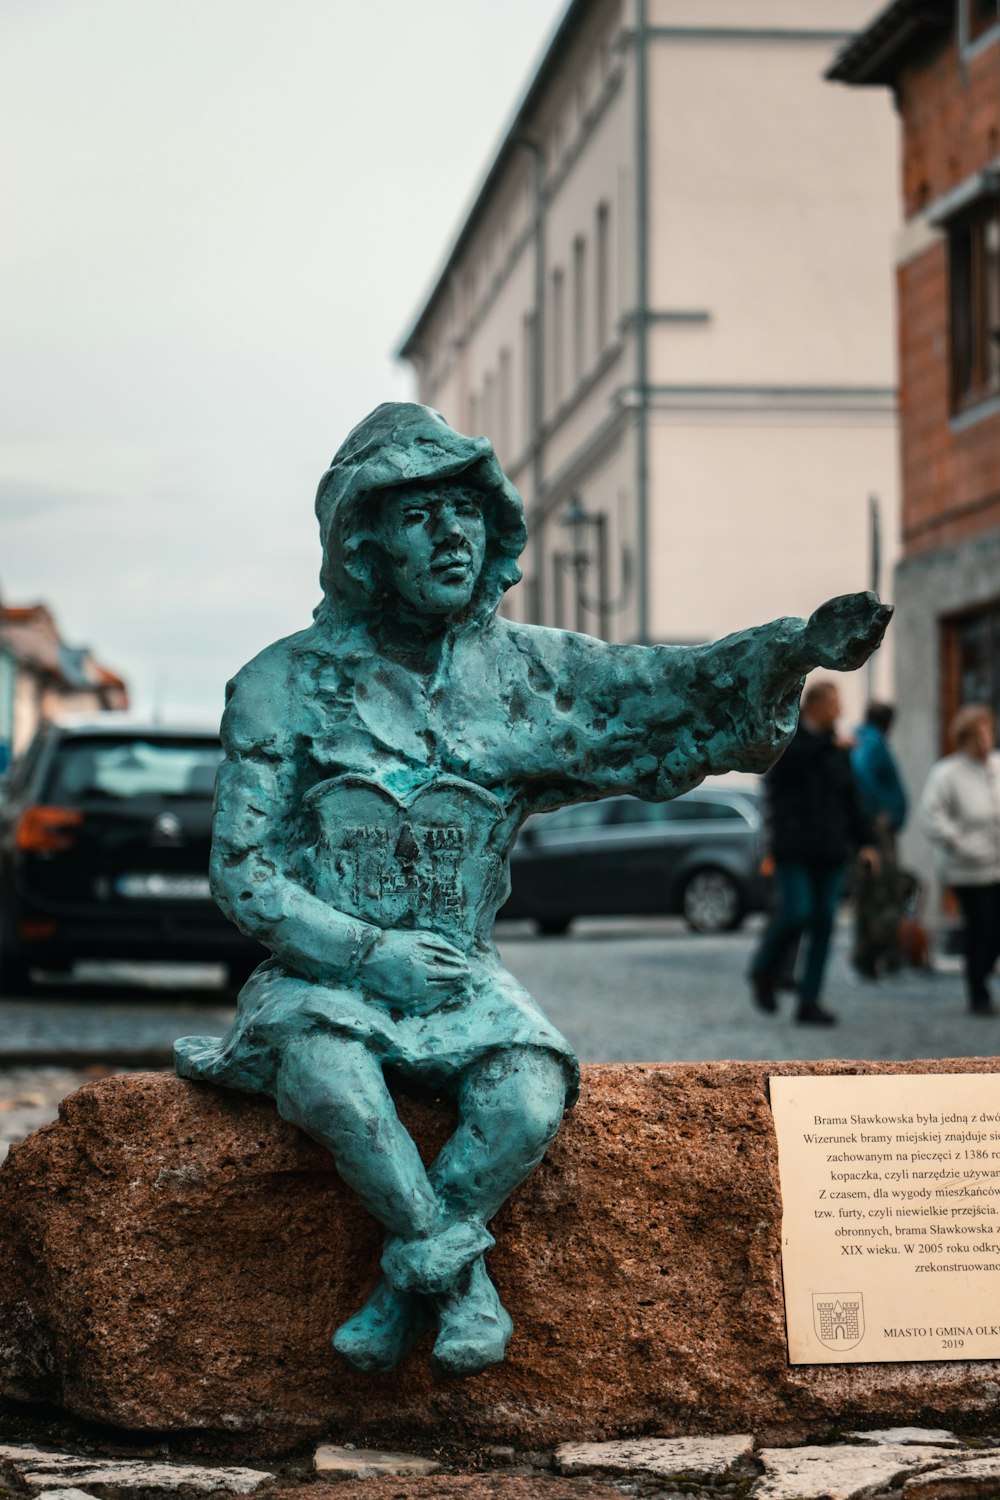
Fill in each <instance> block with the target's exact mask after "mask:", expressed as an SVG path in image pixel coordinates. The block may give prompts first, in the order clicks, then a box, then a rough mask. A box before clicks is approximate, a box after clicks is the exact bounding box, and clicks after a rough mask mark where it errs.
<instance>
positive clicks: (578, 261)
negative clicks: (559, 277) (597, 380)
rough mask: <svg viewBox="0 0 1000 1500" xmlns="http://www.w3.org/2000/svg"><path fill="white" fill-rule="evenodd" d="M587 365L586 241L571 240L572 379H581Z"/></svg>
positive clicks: (578, 237)
mask: <svg viewBox="0 0 1000 1500" xmlns="http://www.w3.org/2000/svg"><path fill="white" fill-rule="evenodd" d="M586 367H587V241H586V240H585V239H584V238H583V235H582V234H581V235H578V236H577V238H576V239H575V240H574V241H573V379H574V380H582V379H583V372H584V370H585V369H586Z"/></svg>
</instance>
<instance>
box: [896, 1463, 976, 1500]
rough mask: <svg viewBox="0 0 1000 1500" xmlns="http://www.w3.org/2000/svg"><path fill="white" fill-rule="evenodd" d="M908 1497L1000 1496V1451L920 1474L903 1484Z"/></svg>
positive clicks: (962, 1499) (965, 1499)
mask: <svg viewBox="0 0 1000 1500" xmlns="http://www.w3.org/2000/svg"><path fill="white" fill-rule="evenodd" d="M903 1495H904V1497H905V1500H997V1496H998V1495H1000V1455H998V1454H989V1455H983V1456H982V1457H977V1458H973V1459H969V1460H967V1461H966V1462H964V1463H960V1464H949V1465H948V1466H947V1467H946V1468H943V1469H933V1470H931V1472H930V1473H929V1474H918V1475H915V1476H914V1477H913V1478H912V1479H907V1480H906V1482H905V1483H904V1485H903Z"/></svg>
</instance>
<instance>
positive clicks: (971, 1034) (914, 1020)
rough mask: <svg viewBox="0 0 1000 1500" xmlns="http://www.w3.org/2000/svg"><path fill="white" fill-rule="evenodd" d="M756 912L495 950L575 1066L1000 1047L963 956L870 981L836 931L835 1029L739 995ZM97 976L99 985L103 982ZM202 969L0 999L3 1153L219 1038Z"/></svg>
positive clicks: (604, 925)
mask: <svg viewBox="0 0 1000 1500" xmlns="http://www.w3.org/2000/svg"><path fill="white" fill-rule="evenodd" d="M758 931H759V919H757V920H753V921H750V922H748V923H747V924H746V926H745V928H744V929H743V930H742V931H740V932H738V933H733V934H729V935H727V936H724V937H716V938H712V937H697V936H694V935H693V934H692V933H690V932H689V931H688V930H687V928H686V927H685V926H684V924H683V923H682V922H681V921H680V920H678V919H674V918H664V919H652V920H647V921H629V920H624V919H617V920H597V919H592V920H590V921H583V922H580V923H578V924H577V925H576V926H575V927H574V929H573V931H572V932H571V933H570V935H569V936H567V937H565V938H548V939H545V938H537V937H535V936H534V935H533V934H532V933H531V932H530V930H529V928H528V927H527V925H523V926H522V925H521V924H516V923H510V924H507V925H506V926H501V928H500V930H499V936H500V946H501V950H502V952H503V956H504V960H505V962H506V963H508V964H509V966H510V968H511V969H512V970H513V972H514V973H515V974H516V975H517V976H518V978H519V979H521V980H522V982H523V983H525V984H526V985H527V986H528V988H529V989H530V990H531V991H532V993H533V994H534V995H535V996H537V998H538V1000H539V1001H540V1002H541V1004H542V1005H543V1007H544V1008H545V1010H546V1012H547V1013H548V1014H549V1015H550V1016H551V1017H552V1019H553V1020H554V1021H555V1022H556V1023H557V1025H559V1026H560V1027H561V1028H562V1030H563V1031H564V1032H565V1033H566V1035H567V1036H569V1037H570V1039H571V1040H572V1041H573V1043H574V1044H575V1046H576V1047H577V1049H578V1050H579V1053H580V1056H581V1058H582V1060H583V1061H584V1062H615V1061H629V1062H654V1061H696V1060H699V1059H707V1058H770V1057H774V1058H816V1057H847V1058H854V1057H864V1058H904V1059H905V1058H908V1057H964V1056H976V1055H980V1054H984V1053H985V1054H991V1053H994V1052H996V1051H997V1050H998V1037H997V1034H996V1028H997V1027H1000V1020H997V1021H990V1020H989V1019H980V1018H978V1017H972V1016H969V1015H968V1014H967V1013H966V1011H965V1005H964V995H963V991H962V984H961V977H960V973H959V967H958V961H957V960H955V959H950V958H945V957H941V956H939V957H938V959H937V964H938V968H937V970H936V971H935V972H933V973H914V972H910V973H906V974H902V975H900V976H897V977H895V978H891V979H888V980H883V981H882V982H881V983H880V984H877V985H872V984H867V983H865V982H863V981H861V980H860V979H857V978H856V977H855V975H854V973H853V971H852V970H851V969H850V967H849V965H848V963H847V961H846V952H847V947H848V942H849V931H848V929H847V927H845V926H844V925H842V926H841V928H840V931H839V933H838V937H837V943H836V948H835V952H834V955H833V958H832V960H831V965H830V971H829V977H828V984H827V989H826V993H825V997H824V1003H825V1004H827V1005H828V1006H829V1008H830V1009H831V1010H833V1011H834V1012H836V1013H837V1015H838V1016H839V1018H840V1024H839V1026H837V1027H835V1028H830V1029H824V1028H816V1027H804V1026H796V1025H794V1024H793V1023H792V1021H791V1019H790V1013H791V1010H792V997H791V996H787V997H785V999H784V1002H783V1010H784V1014H783V1015H781V1016H779V1017H774V1018H772V1017H769V1016H764V1015H761V1014H759V1013H758V1012H757V1011H756V1010H754V1009H753V1007H752V1006H751V1004H750V1000H749V995H748V991H747V987H746V984H745V980H744V975H745V972H746V969H747V965H748V963H749V959H750V954H751V950H752V948H753V945H754V942H755V939H756V935H757V933H758ZM102 976H103V983H102ZM220 982H221V981H220V977H219V974H218V973H217V972H216V971H214V970H212V969H210V968H202V969H179V968H176V967H174V968H170V969H168V968H166V967H164V966H161V967H160V968H158V969H155V970H149V971H143V970H142V969H140V968H139V967H138V966H125V965H117V966H111V965H108V966H106V967H105V969H104V970H103V971H102V970H100V969H98V968H97V967H96V966H92V967H91V968H90V969H89V970H86V971H84V977H82V978H81V979H80V980H77V981H75V982H74V983H72V984H63V985H61V986H58V987H56V986H53V987H51V988H48V989H47V990H45V991H40V992H39V994H38V995H37V996H34V997H32V998H31V999H25V1000H12V1001H3V1002H0V1156H2V1155H3V1154H4V1152H5V1150H6V1146H7V1144H8V1143H9V1142H10V1141H11V1140H18V1139H21V1138H23V1136H24V1135H26V1134H27V1133H28V1132H29V1131H30V1130H34V1129H37V1128H38V1126H39V1125H42V1124H44V1123H45V1122H46V1121H47V1120H49V1119H52V1118H54V1116H55V1113H56V1109H57V1107H58V1102H59V1099H60V1098H62V1097H63V1096H64V1095H65V1094H67V1093H69V1092H70V1091H71V1090H72V1089H74V1088H78V1087H80V1086H81V1085H82V1084H84V1083H86V1082H88V1081H89V1079H91V1078H93V1077H100V1076H103V1075H104V1074H106V1073H108V1072H116V1071H122V1070H124V1069H126V1068H129V1067H133V1068H148V1067H162V1066H167V1064H168V1059H169V1049H170V1046H171V1043H172V1042H173V1040H174V1038H175V1037H176V1036H181V1035H184V1034H187V1033H193V1032H195V1033H202V1032H203V1033H214V1034H216V1035H218V1034H221V1033H222V1032H223V1031H224V1030H225V1028H226V1024H227V1021H228V1018H229V1016H230V1015H231V1014H232V1005H231V1003H230V1002H229V1000H228V997H227V995H226V992H225V991H223V990H222V989H221V987H220Z"/></svg>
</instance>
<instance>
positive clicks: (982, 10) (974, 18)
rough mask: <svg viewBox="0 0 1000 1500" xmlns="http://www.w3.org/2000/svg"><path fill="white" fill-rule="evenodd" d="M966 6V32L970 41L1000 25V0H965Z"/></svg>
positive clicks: (976, 39)
mask: <svg viewBox="0 0 1000 1500" xmlns="http://www.w3.org/2000/svg"><path fill="white" fill-rule="evenodd" d="M965 6H966V23H965V34H966V37H967V38H968V40H969V41H970V42H975V41H978V39H979V38H980V37H981V36H983V35H984V34H985V33H986V32H987V31H992V29H993V27H994V26H1000V0H965Z"/></svg>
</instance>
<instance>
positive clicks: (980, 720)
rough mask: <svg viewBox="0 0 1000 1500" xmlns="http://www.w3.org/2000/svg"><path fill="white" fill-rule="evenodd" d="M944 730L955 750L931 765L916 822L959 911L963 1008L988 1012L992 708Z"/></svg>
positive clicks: (994, 953)
mask: <svg viewBox="0 0 1000 1500" xmlns="http://www.w3.org/2000/svg"><path fill="white" fill-rule="evenodd" d="M951 735H952V740H953V742H954V744H955V746H956V750H955V753H954V754H953V755H946V756H945V757H944V758H943V759H942V760H939V761H938V762H937V764H936V765H935V766H933V767H932V769H931V773H930V775H929V776H928V778H927V785H926V786H925V788H924V795H923V799H922V801H921V808H920V814H921V823H922V825H923V829H924V832H925V833H926V834H927V837H928V838H929V839H930V841H931V843H932V844H933V846H934V851H935V854H936V856H937V861H938V869H939V871H940V875H941V879H942V881H943V882H944V884H945V885H948V886H950V887H951V889H952V890H953V891H954V892H955V896H956V898H957V900H958V904H959V907H960V908H961V911H962V923H963V929H964V931H963V937H964V943H965V985H966V992H967V996H968V1002H969V1009H970V1011H972V1013H973V1015H977V1016H992V1015H995V1014H996V1012H995V1010H994V1008H993V1003H992V1001H991V998H990V991H989V986H988V984H987V980H988V979H989V976H990V973H991V972H992V970H993V967H994V965H995V964H996V961H997V959H998V958H1000V753H998V752H997V749H996V720H995V719H994V716H993V713H992V711H991V710H990V709H989V708H988V707H987V706H986V705H985V704H973V705H971V706H970V707H968V708H963V709H962V710H961V712H960V713H959V714H958V715H957V717H956V719H955V721H954V723H953V724H952V727H951Z"/></svg>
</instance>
